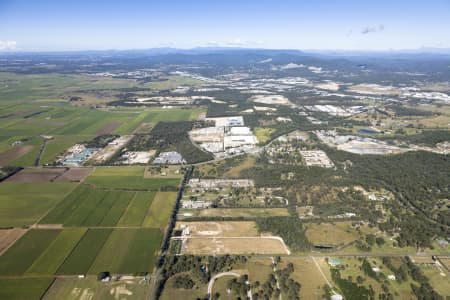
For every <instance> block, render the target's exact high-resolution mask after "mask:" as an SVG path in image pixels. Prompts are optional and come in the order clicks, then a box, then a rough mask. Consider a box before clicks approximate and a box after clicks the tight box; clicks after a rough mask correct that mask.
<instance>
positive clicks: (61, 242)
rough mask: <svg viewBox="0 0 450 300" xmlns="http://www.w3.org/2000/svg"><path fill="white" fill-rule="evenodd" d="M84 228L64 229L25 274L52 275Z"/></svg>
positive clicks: (84, 230)
mask: <svg viewBox="0 0 450 300" xmlns="http://www.w3.org/2000/svg"><path fill="white" fill-rule="evenodd" d="M86 231H87V230H86V229H84V228H71V229H64V230H63V231H61V232H60V233H59V234H58V236H57V237H56V238H55V239H54V240H53V242H52V243H51V244H50V245H49V246H48V247H47V249H46V250H45V251H44V253H42V255H41V256H39V258H38V259H36V260H35V261H34V263H33V264H32V265H31V266H30V267H29V268H28V270H27V271H26V272H25V274H26V275H32V276H34V275H36V276H37V275H53V274H55V272H56V271H57V270H58V268H59V266H60V265H61V264H62V263H63V262H64V260H65V259H66V257H67V256H68V255H69V254H70V252H71V251H72V250H73V248H75V246H76V245H77V243H78V242H79V241H80V239H81V238H82V237H83V235H84V234H85V233H86Z"/></svg>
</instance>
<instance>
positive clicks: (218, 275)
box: [208, 272, 252, 300]
mask: <svg viewBox="0 0 450 300" xmlns="http://www.w3.org/2000/svg"><path fill="white" fill-rule="evenodd" d="M223 276H234V277H241V276H242V275H241V274H239V273H236V272H223V273H219V274H216V275H214V276H213V277H212V278H211V279H210V280H209V282H208V299H210V300H211V294H212V287H213V285H214V282H215V281H216V279H218V278H220V277H223ZM247 284H248V283H247ZM247 298H248V299H250V300H251V299H252V291H251V290H248V292H247Z"/></svg>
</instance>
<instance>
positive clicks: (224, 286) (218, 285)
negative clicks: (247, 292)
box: [211, 275, 241, 299]
mask: <svg viewBox="0 0 450 300" xmlns="http://www.w3.org/2000/svg"><path fill="white" fill-rule="evenodd" d="M234 278H236V277H235V276H231V275H226V276H222V277H220V278H217V279H216V281H214V285H213V288H212V292H211V293H212V295H214V294H216V293H218V294H219V295H221V296H220V298H219V299H241V297H239V295H238V294H236V292H235V291H232V290H229V289H228V282H229V281H230V280H232V279H234Z"/></svg>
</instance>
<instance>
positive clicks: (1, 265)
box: [0, 230, 60, 275]
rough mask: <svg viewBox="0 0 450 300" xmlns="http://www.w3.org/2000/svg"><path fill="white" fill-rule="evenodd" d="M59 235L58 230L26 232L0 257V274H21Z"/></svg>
mask: <svg viewBox="0 0 450 300" xmlns="http://www.w3.org/2000/svg"><path fill="white" fill-rule="evenodd" d="M59 233H60V230H30V231H28V232H27V233H26V234H25V235H24V236H23V237H22V238H20V239H19V240H18V241H17V242H16V243H14V244H13V245H12V246H11V247H10V248H9V249H8V250H7V251H6V252H5V253H4V254H3V255H2V256H0V274H2V275H21V274H23V273H24V272H25V271H26V270H27V269H28V268H29V267H30V266H31V264H32V263H33V262H34V261H35V260H36V259H37V258H38V257H39V256H40V255H41V254H42V253H43V252H44V251H45V249H46V248H47V247H48V246H49V245H50V244H51V243H52V241H53V240H54V239H55V238H56V236H57V235H58V234H59Z"/></svg>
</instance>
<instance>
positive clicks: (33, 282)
mask: <svg viewBox="0 0 450 300" xmlns="http://www.w3.org/2000/svg"><path fill="white" fill-rule="evenodd" d="M53 280H54V279H53V278H48V277H40V278H0V299H8V300H39V299H41V298H42V296H43V295H44V293H45V291H46V290H47V289H48V287H49V286H50V285H51V284H52V282H53Z"/></svg>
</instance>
